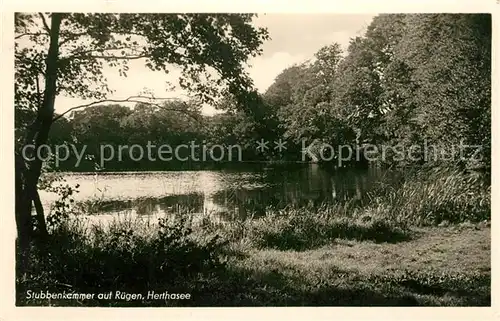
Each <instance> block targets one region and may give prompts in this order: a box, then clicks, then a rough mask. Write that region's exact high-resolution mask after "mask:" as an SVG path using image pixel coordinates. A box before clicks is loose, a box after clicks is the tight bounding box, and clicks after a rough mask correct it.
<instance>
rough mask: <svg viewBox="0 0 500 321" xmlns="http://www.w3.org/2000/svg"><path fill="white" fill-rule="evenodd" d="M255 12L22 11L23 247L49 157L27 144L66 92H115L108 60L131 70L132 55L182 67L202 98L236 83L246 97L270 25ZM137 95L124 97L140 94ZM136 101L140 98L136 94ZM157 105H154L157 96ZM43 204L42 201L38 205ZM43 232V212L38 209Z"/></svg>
mask: <svg viewBox="0 0 500 321" xmlns="http://www.w3.org/2000/svg"><path fill="white" fill-rule="evenodd" d="M253 16H254V15H253V14H214V15H209V14H108V13H96V14H93V13H92V14H84V13H71V14H69V13H50V14H43V13H36V14H34V13H18V14H16V16H15V39H16V42H15V83H16V86H15V107H16V112H19V113H20V112H21V111H26V110H31V111H33V113H32V114H33V116H34V119H33V121H32V122H31V123H30V124H29V126H27V128H26V129H25V131H24V135H23V137H22V139H19V141H18V144H17V146H16V223H17V235H18V241H19V245H20V247H21V249H27V246H28V244H29V243H30V240H31V239H32V236H33V235H34V234H33V230H34V229H33V227H34V225H33V222H32V218H31V210H32V205H33V201H35V202H36V200H37V199H39V196H38V191H37V183H38V180H39V177H40V174H41V168H42V161H41V160H40V159H38V158H35V159H34V160H33V161H29V162H26V161H25V160H24V159H23V158H22V156H21V149H22V147H23V146H26V145H29V144H33V145H34V146H35V149H37V148H38V147H39V146H41V145H43V144H45V143H46V142H47V140H48V137H49V132H50V129H51V125H52V123H53V121H54V119H57V117H54V102H55V98H56V96H57V95H59V94H65V95H69V96H73V97H80V98H84V99H91V100H92V99H93V100H96V102H94V103H91V104H89V106H91V105H96V104H98V103H100V102H105V101H106V100H107V99H109V97H110V95H111V94H112V91H111V90H110V89H109V88H108V86H107V84H106V79H105V77H104V74H103V67H104V65H105V64H108V65H109V66H111V67H116V68H117V69H118V72H119V73H120V75H122V76H125V77H126V76H127V70H128V65H127V62H128V61H130V60H133V59H143V60H144V63H145V65H146V66H147V67H148V68H150V69H151V70H158V71H164V72H168V71H169V68H171V66H172V65H176V66H179V67H181V69H182V76H181V77H180V79H179V83H180V85H181V87H182V88H183V89H186V90H188V91H189V92H191V93H193V94H194V95H195V96H196V97H198V98H199V99H200V100H201V101H203V102H210V101H213V100H214V99H216V98H217V97H218V96H220V94H221V93H222V92H223V91H224V90H229V91H230V92H232V93H234V94H235V95H236V97H238V98H239V99H240V101H241V102H243V98H246V97H247V95H248V94H247V92H248V91H250V90H251V88H252V81H251V79H250V78H249V77H248V75H247V74H246V73H245V72H244V64H245V63H246V61H247V59H248V58H249V57H251V56H256V55H259V54H260V53H261V49H260V45H261V44H262V42H263V41H265V40H266V39H267V38H268V35H267V30H265V29H263V28H255V27H253V26H252V24H251V21H252V18H253ZM136 98H137V97H130V98H129V99H126V100H125V101H134V99H136ZM136 102H137V101H136ZM149 103H150V104H155V103H151V102H150V101H149ZM37 209H38V208H37ZM37 218H38V222H39V223H40V224H38V226H39V227H40V228H41V229H40V232H41V235H46V230H45V228H44V216H43V213H40V212H39V211H37Z"/></svg>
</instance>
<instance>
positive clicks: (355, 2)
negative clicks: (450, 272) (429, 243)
mask: <svg viewBox="0 0 500 321" xmlns="http://www.w3.org/2000/svg"><path fill="white" fill-rule="evenodd" d="M1 6H2V17H1V20H0V26H1V27H0V30H1V39H2V51H1V57H2V61H1V65H0V70H1V73H0V74H1V77H0V78H1V95H0V96H1V102H2V103H1V107H0V122H1V124H0V128H1V135H0V139H1V143H2V145H1V146H2V149H1V152H0V162H1V166H0V171H1V174H0V177H1V178H2V183H3V184H1V185H0V186H1V187H0V188H1V193H0V198H1V199H2V201H1V202H0V206H1V211H0V217H1V219H0V220H1V221H0V222H1V233H0V235H1V241H2V242H1V245H0V247H1V250H2V251H1V255H2V257H1V258H2V261H3V263H4V264H2V271H1V272H2V273H0V280H1V283H0V320H24V319H28V320H29V319H37V320H58V319H67V318H68V317H69V318H72V319H81V320H87V319H97V320H100V319H106V320H112V319H116V320H120V319H124V318H141V319H142V318H145V319H150V320H151V319H158V320H160V319H161V320H164V319H165V317H170V318H173V319H175V320H177V319H200V318H202V319H209V320H226V319H230V320H232V319H250V320H253V319H272V320H274V319H282V318H283V319H292V320H295V319H301V320H302V319H341V320H344V319H345V320H365V319H371V320H389V319H394V320H401V319H405V320H423V319H429V320H443V319H450V320H492V319H500V310H499V304H500V302H499V296H498V295H496V293H500V291H498V290H499V289H500V287H499V286H498V277H497V273H496V270H498V269H499V266H498V264H497V263H496V262H497V259H498V258H499V253H498V243H499V241H500V239H499V237H498V236H497V233H496V232H498V228H499V226H498V225H499V224H497V219H496V217H495V216H496V215H495V212H496V211H495V210H496V209H498V208H500V207H499V205H500V204H499V201H500V199H499V198H498V197H497V196H499V195H500V193H499V192H500V191H499V184H498V183H496V178H500V176H499V169H498V166H497V163H498V157H499V155H498V153H497V152H496V150H497V149H496V148H495V147H498V146H496V145H498V139H499V138H498V137H499V134H500V132H499V131H500V128H499V127H498V126H494V125H493V124H496V123H497V121H499V119H498V117H499V115H498V110H497V106H498V105H499V97H498V89H499V87H500V83H499V79H500V78H499V67H498V61H499V58H500V57H499V50H498V48H499V40H500V39H499V31H500V16H499V8H500V2H497V1H496V0H491V1H490V0H470V1H466V0H441V1H437V0H419V1H418V0H417V1H408V0H406V1H401V0H399V1H374V0H371V1H370V0H349V1H346V2H341V1H333V0H324V1H318V0H307V1H300V2H299V1H292V0H275V1H263V0H219V1H217V0H210V1H209V0H199V1H194V0H183V1H177V2H174V1H151V2H145V1H135V2H134V1H125V0H86V1H80V2H71V3H70V1H68V0H66V1H54V0H52V1H49V0H44V1H36V0H32V1H28V0H17V1H16V0H9V1H6V0H4V1H3V2H2V3H1ZM30 11H44V12H51V11H62V12H68V11H86V12H91V11H92V12H127V11H128V12H258V13H264V12H267V13H271V12H282V13H328V12H331V13H351V14H354V13H370V14H371V13H410V12H419V13H430V12H450V13H460V12H463V13H465V12H469V13H479V12H482V13H492V14H493V59H492V60H493V62H492V70H493V73H492V74H493V76H492V88H493V91H492V127H493V128H492V135H493V137H492V144H493V145H492V151H493V155H492V162H493V164H494V165H493V173H492V181H493V182H492V212H493V215H492V216H493V218H492V231H491V232H492V233H491V234H492V236H491V241H492V247H491V249H492V252H491V255H492V307H491V308H453V307H451V308H417V307H415V308H375V307H365V308H343V307H335V308H324V307H319V308H315V307H304V308H302V307H300V308H299V307H288V308H281V307H280V308H48V307H15V304H14V288H15V277H14V262H15V259H14V236H15V220H14V214H13V213H14V192H13V191H14V189H13V186H14V171H13V168H14V158H13V152H12V151H13V148H14V144H13V141H14V139H13V133H14V130H13V124H14V117H13V115H14V108H13V107H12V105H13V101H14V97H13V96H14V94H13V93H14V86H13V74H14V60H13V47H14V44H13V39H14V36H13V12H30Z"/></svg>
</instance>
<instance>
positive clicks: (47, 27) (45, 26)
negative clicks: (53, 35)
mask: <svg viewBox="0 0 500 321" xmlns="http://www.w3.org/2000/svg"><path fill="white" fill-rule="evenodd" d="M38 15H39V16H40V18H42V22H43V26H44V28H45V30H47V32H48V33H49V34H50V28H49V25H48V24H47V20H45V16H44V15H43V13H41V12H39V13H38Z"/></svg>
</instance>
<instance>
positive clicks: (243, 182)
mask: <svg viewBox="0 0 500 321" xmlns="http://www.w3.org/2000/svg"><path fill="white" fill-rule="evenodd" d="M386 174H387V172H384V171H382V170H380V169H377V168H370V169H363V170H360V169H345V170H339V171H325V170H323V169H322V168H320V167H319V166H318V165H316V164H311V165H307V166H305V167H304V166H302V167H295V168H289V167H287V168H283V167H277V168H270V169H264V168H262V167H259V168H248V169H245V170H207V171H171V172H126V173H97V174H95V173H88V174H85V173H84V174H80V173H78V174H76V173H68V174H65V178H66V183H67V184H69V185H76V184H79V185H80V187H79V188H78V190H79V193H77V194H75V197H74V199H75V201H76V202H79V203H83V204H87V207H86V209H87V212H88V214H92V215H93V216H95V217H96V218H95V219H98V220H102V219H108V218H110V217H116V216H117V215H118V216H119V215H127V216H129V217H130V216H133V217H138V216H161V215H165V214H167V213H172V212H176V211H178V209H179V207H181V208H182V209H185V210H189V211H190V212H193V213H198V214H207V215H208V214H210V215H215V216H217V217H218V218H220V219H224V220H228V219H236V218H246V217H248V216H254V217H256V216H260V215H264V213H265V210H266V208H267V207H274V208H280V207H284V206H287V205H307V204H320V203H322V202H325V201H331V200H338V201H344V200H348V199H352V198H355V199H361V198H362V197H363V196H364V195H365V194H366V193H367V192H368V191H370V190H371V189H372V188H373V187H374V186H375V184H376V183H377V182H378V181H379V180H380V178H381V176H382V175H386ZM41 197H42V201H43V203H44V207H45V208H46V210H48V209H49V208H50V206H51V204H52V203H53V202H54V201H55V200H57V198H58V196H57V195H55V194H52V193H47V192H41ZM96 201H98V202H96ZM97 217H100V218H97Z"/></svg>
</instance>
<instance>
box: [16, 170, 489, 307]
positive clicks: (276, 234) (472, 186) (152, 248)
mask: <svg viewBox="0 0 500 321" xmlns="http://www.w3.org/2000/svg"><path fill="white" fill-rule="evenodd" d="M490 204H491V201H490V187H489V184H488V183H484V182H482V181H481V179H480V178H479V177H477V176H473V175H469V174H466V173H462V172H458V171H449V170H430V171H425V172H423V173H420V174H416V173H407V174H405V175H403V176H402V177H401V178H400V179H399V180H398V181H396V182H394V181H393V180H391V181H384V180H382V181H380V183H379V186H378V187H377V188H376V189H375V190H373V191H372V192H371V194H369V195H368V197H367V198H366V199H364V200H362V201H361V202H358V201H347V202H336V203H325V204H322V205H321V206H319V207H313V206H307V207H292V206H289V207H287V208H284V209H271V208H268V209H267V210H266V215H264V216H262V217H258V218H248V219H245V220H233V221H226V222H224V221H222V222H221V221H216V220H211V219H210V218H204V219H202V220H198V221H197V223H196V224H194V221H193V216H192V215H191V214H190V213H188V212H186V211H183V210H182V209H180V208H178V209H177V212H174V213H171V215H170V216H166V217H163V218H160V219H159V220H158V221H154V222H153V221H149V220H143V219H141V218H138V217H135V218H130V219H122V220H118V219H117V220H114V221H112V222H111V223H110V224H108V225H106V226H105V225H103V224H101V225H99V224H97V225H95V224H94V225H92V224H88V223H85V221H83V220H82V219H80V218H78V217H76V218H73V219H71V220H66V221H63V222H61V223H60V224H58V225H57V226H55V227H54V228H53V229H51V231H50V232H51V237H50V238H49V241H48V243H47V244H46V245H45V247H42V248H40V247H37V248H34V249H33V251H32V253H31V265H30V267H29V269H28V270H27V271H18V273H17V276H18V279H17V304H18V305H33V304H46V302H36V301H29V300H26V298H25V296H24V293H25V291H26V289H30V290H32V291H37V290H43V291H46V290H50V291H54V292H61V291H62V290H65V291H69V292H71V291H75V292H86V291H88V292H96V291H99V292H106V291H115V290H120V291H124V292H131V293H139V292H145V291H149V290H157V291H158V292H162V291H164V290H165V289H168V290H169V291H170V292H175V291H176V289H177V290H178V292H190V291H191V290H192V291H194V292H196V291H198V293H205V292H207V291H209V292H210V289H205V288H204V287H205V286H208V285H206V284H205V285H200V284H202V283H199V282H198V280H200V278H209V279H210V278H211V279H212V280H216V281H217V280H218V281H217V282H219V283H218V284H219V285H220V286H221V287H222V288H224V287H225V286H226V285H225V283H224V282H222V281H223V279H224V277H225V276H224V275H225V274H224V273H229V272H227V271H228V270H227V265H226V262H227V260H228V259H230V258H231V257H233V258H234V257H235V256H234V254H236V253H238V251H240V250H243V251H244V250H245V249H252V248H253V249H262V248H274V249H277V250H282V251H286V250H296V251H302V250H308V249H312V248H316V247H320V246H323V245H326V244H329V243H334V242H335V241H336V240H337V239H350V240H358V241H373V242H400V241H405V240H408V239H409V238H411V237H412V236H413V235H412V231H411V228H412V227H414V226H426V225H439V224H442V223H443V222H447V223H449V224H456V223H461V222H471V223H474V222H480V221H483V220H489V219H490ZM240 253H241V251H240ZM221 272H222V274H221ZM221 278H222V279H221ZM235 280H236V279H234V280H231V282H233V281H234V282H238V281H237V280H236V281H235ZM228 282H229V281H228ZM200 287H201V288H200ZM226 290H227V289H226ZM226 290H224V291H226ZM56 304H60V305H64V304H74V303H71V302H70V303H68V302H57V303H56ZM108 304H110V302H109V301H107V302H86V305H108ZM113 304H114V303H113ZM141 304H142V305H148V304H151V305H155V304H160V303H158V302H156V303H154V302H149V303H148V302H142V303H141Z"/></svg>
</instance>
